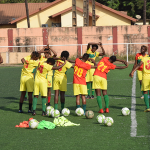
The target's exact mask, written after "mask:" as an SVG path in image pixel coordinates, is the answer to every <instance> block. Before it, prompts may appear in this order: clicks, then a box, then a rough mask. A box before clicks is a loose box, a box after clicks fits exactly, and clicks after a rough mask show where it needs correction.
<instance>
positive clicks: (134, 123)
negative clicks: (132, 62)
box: [130, 72, 137, 137]
mask: <svg viewBox="0 0 150 150" xmlns="http://www.w3.org/2000/svg"><path fill="white" fill-rule="evenodd" d="M135 108H136V72H134V76H133V82H132V101H131V132H130V136H131V137H136V135H137V121H136V110H135Z"/></svg>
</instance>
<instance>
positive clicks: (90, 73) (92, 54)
mask: <svg viewBox="0 0 150 150" xmlns="http://www.w3.org/2000/svg"><path fill="white" fill-rule="evenodd" d="M91 45H92V49H91V48H90V46H91ZM98 45H99V46H100V47H101V49H102V53H100V52H97V49H98ZM86 53H87V54H89V58H91V59H94V60H95V59H96V57H99V56H103V55H105V50H104V48H103V46H102V43H101V42H99V43H88V46H87V52H86ZM87 63H88V64H90V65H93V66H94V64H93V63H92V62H90V61H87ZM94 71H95V69H94V68H92V69H90V70H88V71H87V75H86V83H87V90H88V96H87V97H86V98H87V99H89V98H91V99H94V89H92V83H93V73H94ZM90 88H91V90H92V95H91V94H90V93H91V90H90ZM90 95H91V96H90Z"/></svg>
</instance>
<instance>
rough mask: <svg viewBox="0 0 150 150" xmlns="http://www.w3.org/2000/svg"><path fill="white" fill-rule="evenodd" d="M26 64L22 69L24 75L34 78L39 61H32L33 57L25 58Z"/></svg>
mask: <svg viewBox="0 0 150 150" xmlns="http://www.w3.org/2000/svg"><path fill="white" fill-rule="evenodd" d="M24 59H25V63H24V65H23V68H22V73H21V74H22V75H28V76H31V77H33V70H34V69H35V68H36V67H37V66H38V61H35V60H32V59H31V55H29V56H27V57H24Z"/></svg>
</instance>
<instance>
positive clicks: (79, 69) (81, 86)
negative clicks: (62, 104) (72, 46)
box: [73, 53, 97, 114]
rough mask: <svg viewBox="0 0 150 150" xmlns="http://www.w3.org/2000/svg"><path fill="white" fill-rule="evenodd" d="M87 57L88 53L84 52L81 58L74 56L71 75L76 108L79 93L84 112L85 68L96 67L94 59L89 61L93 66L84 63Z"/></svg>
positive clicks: (78, 102)
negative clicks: (72, 73)
mask: <svg viewBox="0 0 150 150" xmlns="http://www.w3.org/2000/svg"><path fill="white" fill-rule="evenodd" d="M88 58H89V54H86V53H85V54H84V55H83V57H82V58H81V60H80V59H79V58H76V60H75V66H74V76H73V90H74V95H75V96H76V106H77V108H80V95H81V98H82V105H83V110H84V114H85V112H86V98H85V95H87V86H86V80H85V76H86V73H87V70H89V69H91V68H97V66H96V63H95V61H94V59H91V62H92V63H93V64H94V66H91V65H89V64H87V63H85V62H86V61H87V60H88Z"/></svg>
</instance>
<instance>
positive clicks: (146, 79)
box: [141, 57, 150, 109]
mask: <svg viewBox="0 0 150 150" xmlns="http://www.w3.org/2000/svg"><path fill="white" fill-rule="evenodd" d="M141 61H142V62H143V70H142V88H141V91H148V90H150V57H143V58H142V59H141ZM144 101H145V104H146V108H147V109H149V99H148V95H147V94H144Z"/></svg>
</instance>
